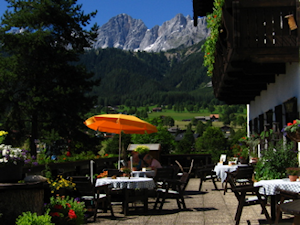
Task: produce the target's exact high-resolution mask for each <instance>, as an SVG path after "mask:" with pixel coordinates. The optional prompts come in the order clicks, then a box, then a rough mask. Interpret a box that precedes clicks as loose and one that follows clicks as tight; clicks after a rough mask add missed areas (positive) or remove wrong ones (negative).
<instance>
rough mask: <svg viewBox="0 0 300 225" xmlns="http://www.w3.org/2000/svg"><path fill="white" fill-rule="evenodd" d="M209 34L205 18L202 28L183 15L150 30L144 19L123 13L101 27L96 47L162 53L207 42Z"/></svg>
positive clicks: (201, 19)
mask: <svg viewBox="0 0 300 225" xmlns="http://www.w3.org/2000/svg"><path fill="white" fill-rule="evenodd" d="M208 33H209V31H208V29H207V28H206V21H205V19H204V18H199V19H198V26H197V27H194V25H193V20H192V19H191V17H190V16H189V15H188V16H186V17H184V16H183V15H182V14H180V13H179V14H177V15H176V16H175V17H174V18H173V19H171V20H169V21H166V22H164V23H163V24H162V25H161V26H158V25H156V26H154V27H153V28H151V29H148V28H147V27H146V25H145V24H144V22H143V21H142V20H140V19H134V18H132V17H131V16H129V15H127V14H119V15H117V16H115V17H113V18H111V19H110V20H109V21H108V22H107V23H106V24H104V25H103V26H102V27H100V28H99V30H98V38H97V41H96V43H95V44H94V48H108V47H109V48H120V49H123V50H135V51H137V50H140V51H149V52H150V51H151V52H159V51H166V50H169V49H172V48H177V47H179V46H182V45H183V46H185V47H188V46H191V45H193V44H196V43H198V42H200V41H201V40H203V39H205V38H206V37H207V35H208Z"/></svg>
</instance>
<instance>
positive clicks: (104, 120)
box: [84, 114, 157, 134]
mask: <svg viewBox="0 0 300 225" xmlns="http://www.w3.org/2000/svg"><path fill="white" fill-rule="evenodd" d="M84 124H85V125H86V126H87V127H89V128H91V129H93V130H97V131H101V132H108V133H114V134H120V133H121V132H124V133H125V134H144V133H145V132H147V133H148V134H151V133H155V132H157V128H156V127H155V126H153V125H152V124H150V123H148V122H146V121H144V120H141V119H139V118H137V117H135V116H130V115H124V114H103V115H96V116H92V117H90V118H88V119H87V120H86V121H85V122H84Z"/></svg>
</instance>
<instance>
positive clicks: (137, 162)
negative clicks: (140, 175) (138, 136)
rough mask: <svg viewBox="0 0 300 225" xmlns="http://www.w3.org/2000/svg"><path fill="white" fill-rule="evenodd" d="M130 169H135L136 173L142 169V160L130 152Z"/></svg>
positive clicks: (136, 154)
mask: <svg viewBox="0 0 300 225" xmlns="http://www.w3.org/2000/svg"><path fill="white" fill-rule="evenodd" d="M131 154H132V167H135V168H136V170H137V171H139V170H141V169H142V167H143V160H141V159H140V158H139V154H138V153H137V152H135V151H132V153H131ZM130 166H131V165H130V161H128V167H129V168H130Z"/></svg>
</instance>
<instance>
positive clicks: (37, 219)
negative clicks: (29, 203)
mask: <svg viewBox="0 0 300 225" xmlns="http://www.w3.org/2000/svg"><path fill="white" fill-rule="evenodd" d="M51 224H54V223H51V216H50V215H49V214H48V212H46V213H45V214H44V215H40V216H38V215H37V214H36V213H32V212H30V211H28V212H23V214H22V215H20V216H19V217H18V218H17V220H16V225H51Z"/></svg>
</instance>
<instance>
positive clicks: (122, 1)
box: [0, 0, 193, 28]
mask: <svg viewBox="0 0 300 225" xmlns="http://www.w3.org/2000/svg"><path fill="white" fill-rule="evenodd" d="M77 4H82V5H83V6H82V9H83V11H84V12H85V14H87V13H90V12H92V11H94V10H98V13H97V16H96V17H95V18H94V19H93V20H92V21H91V23H92V24H93V23H95V22H97V23H98V25H99V26H102V25H103V24H105V23H106V22H108V20H109V19H111V18H112V17H114V16H116V15H118V14H121V13H126V14H128V15H130V16H131V17H133V18H134V19H141V20H142V21H143V22H144V23H145V25H146V26H147V27H148V28H152V27H154V26H155V25H159V26H160V25H162V24H163V22H165V21H167V20H170V19H172V18H174V17H175V16H176V15H177V14H178V13H182V14H183V15H184V16H187V15H190V16H191V17H193V2H192V0H78V1H77ZM6 9H7V3H6V1H4V0H0V14H1V15H2V14H3V13H4V11H5V10H6Z"/></svg>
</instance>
